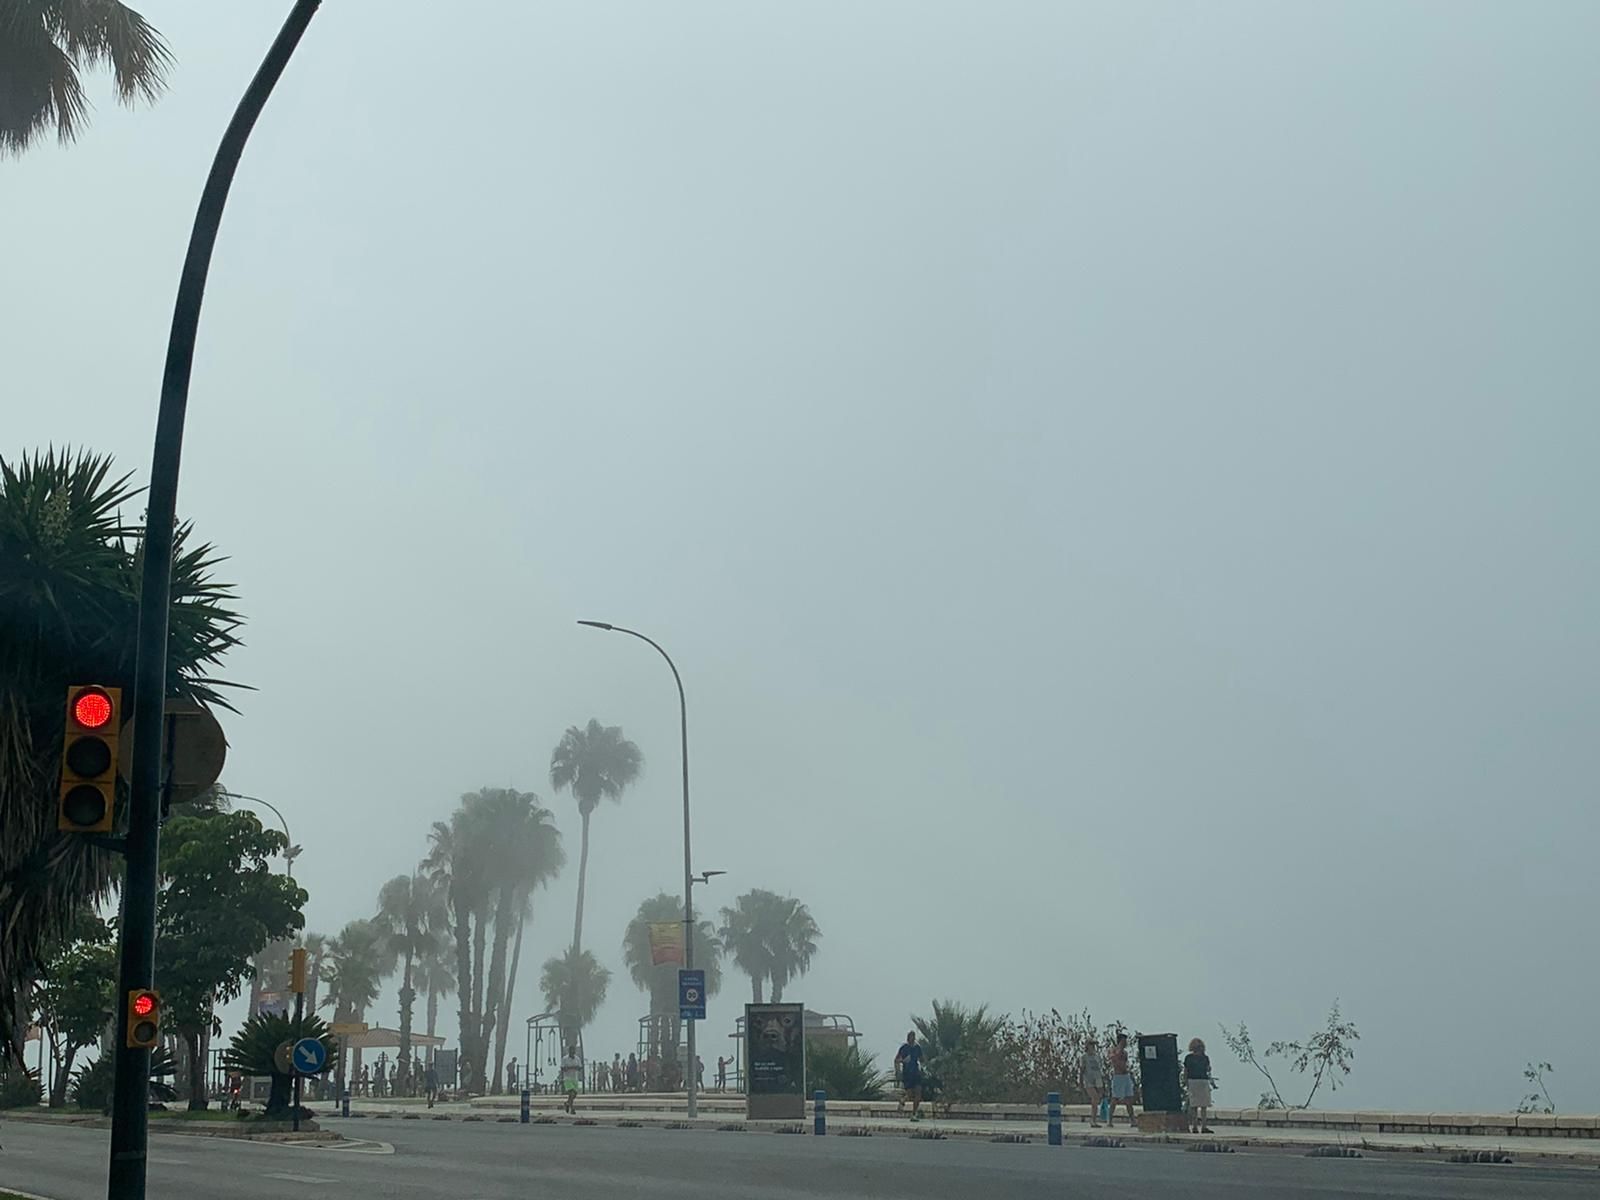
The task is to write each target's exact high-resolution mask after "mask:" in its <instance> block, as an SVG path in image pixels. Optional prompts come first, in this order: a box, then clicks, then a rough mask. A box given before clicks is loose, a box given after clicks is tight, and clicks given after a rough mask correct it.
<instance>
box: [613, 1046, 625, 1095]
mask: <svg viewBox="0 0 1600 1200" xmlns="http://www.w3.org/2000/svg"><path fill="white" fill-rule="evenodd" d="M622 1075H623V1071H622V1055H620V1054H618V1055H616V1056H615V1057H613V1058H612V1060H611V1090H612V1091H613V1092H620V1091H621V1090H622Z"/></svg>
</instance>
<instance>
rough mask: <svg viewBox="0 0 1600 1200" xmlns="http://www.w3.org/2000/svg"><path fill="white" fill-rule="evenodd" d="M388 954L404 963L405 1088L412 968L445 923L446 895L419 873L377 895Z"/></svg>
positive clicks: (401, 1056)
mask: <svg viewBox="0 0 1600 1200" xmlns="http://www.w3.org/2000/svg"><path fill="white" fill-rule="evenodd" d="M374 920H375V922H376V924H377V926H378V929H379V932H380V934H381V936H382V938H383V944H384V949H385V951H386V953H388V954H391V955H393V956H394V957H396V958H398V959H399V960H400V962H401V964H402V965H401V975H400V1047H399V1053H398V1055H397V1056H396V1058H397V1062H396V1070H397V1071H398V1072H400V1074H399V1076H398V1077H397V1083H398V1084H399V1085H400V1086H401V1087H404V1085H405V1082H406V1079H407V1078H408V1077H409V1074H410V1071H411V1009H412V1005H413V1003H414V1002H415V1000H416V995H417V993H416V989H415V988H414V987H413V986H412V969H413V967H414V966H415V965H416V963H417V961H418V960H419V959H422V958H425V957H426V956H427V955H428V954H430V953H432V952H433V950H434V948H435V947H436V946H437V944H438V942H439V939H440V928H441V926H443V924H444V896H443V894H442V893H441V891H440V889H439V887H438V885H437V884H435V883H434V882H433V881H432V880H431V879H430V878H429V877H428V876H427V875H425V874H423V873H422V872H420V871H417V872H413V873H412V874H410V875H396V876H395V877H394V878H393V879H391V880H389V882H388V883H386V884H384V885H383V887H382V889H381V890H380V891H379V892H378V915H377V917H375V918H374Z"/></svg>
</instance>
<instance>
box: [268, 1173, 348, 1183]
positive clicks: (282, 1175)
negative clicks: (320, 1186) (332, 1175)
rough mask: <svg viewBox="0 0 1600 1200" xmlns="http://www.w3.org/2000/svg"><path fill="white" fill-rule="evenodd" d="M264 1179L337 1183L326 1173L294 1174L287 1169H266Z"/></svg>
mask: <svg viewBox="0 0 1600 1200" xmlns="http://www.w3.org/2000/svg"><path fill="white" fill-rule="evenodd" d="M262 1178H264V1179H282V1180H285V1181H286V1182H288V1183H338V1182H339V1181H338V1180H337V1179H329V1178H328V1177H327V1176H326V1175H294V1174H291V1173H290V1172H288V1171H268V1172H267V1173H266V1174H265V1175H264V1176H262Z"/></svg>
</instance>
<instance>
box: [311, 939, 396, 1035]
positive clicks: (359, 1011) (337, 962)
mask: <svg viewBox="0 0 1600 1200" xmlns="http://www.w3.org/2000/svg"><path fill="white" fill-rule="evenodd" d="M394 968H395V956H394V951H393V949H392V948H391V947H390V945H389V943H388V940H387V939H386V938H385V937H384V934H383V930H382V929H381V928H379V926H378V925H377V923H376V922H374V921H351V922H349V923H348V924H346V925H345V927H344V928H343V929H341V930H339V933H338V935H337V936H335V937H334V938H333V939H332V940H331V941H329V942H328V948H327V953H326V954H325V955H324V956H323V960H322V982H323V984H324V985H326V988H327V990H326V992H325V994H324V995H323V997H322V1007H323V1008H331V1009H333V1019H334V1020H335V1021H360V1020H364V1019H365V1018H366V1015H367V1009H368V1008H369V1007H371V1005H372V1002H373V1001H374V1000H376V999H377V998H378V991H379V989H380V988H381V987H382V986H383V981H384V980H385V979H387V978H388V977H389V976H390V975H392V974H394Z"/></svg>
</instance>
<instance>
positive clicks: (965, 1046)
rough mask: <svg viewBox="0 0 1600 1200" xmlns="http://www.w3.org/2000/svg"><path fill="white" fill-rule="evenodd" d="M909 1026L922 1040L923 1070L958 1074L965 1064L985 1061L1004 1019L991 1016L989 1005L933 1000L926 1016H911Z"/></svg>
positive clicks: (1003, 1024)
mask: <svg viewBox="0 0 1600 1200" xmlns="http://www.w3.org/2000/svg"><path fill="white" fill-rule="evenodd" d="M911 1024H912V1025H913V1026H914V1027H915V1028H916V1031H917V1036H918V1037H919V1038H921V1039H922V1057H923V1060H924V1062H923V1067H924V1069H925V1070H927V1071H928V1072H930V1073H932V1074H935V1075H948V1074H953V1073H956V1072H957V1071H959V1069H960V1067H961V1066H962V1064H963V1063H964V1062H967V1061H970V1060H972V1059H974V1058H987V1057H988V1051H989V1049H990V1047H992V1046H993V1044H994V1040H995V1038H996V1037H997V1036H999V1033H1000V1031H1001V1030H1002V1029H1004V1028H1005V1024H1006V1018H1005V1016H1004V1015H1003V1014H1002V1015H1000V1016H990V1015H989V1006H988V1005H987V1004H980V1005H978V1007H976V1008H968V1007H967V1006H966V1005H964V1004H960V1003H958V1002H957V1001H954V1000H942V1001H941V1000H935V1001H934V1002H933V1013H932V1015H931V1016H928V1017H912V1018H911Z"/></svg>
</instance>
